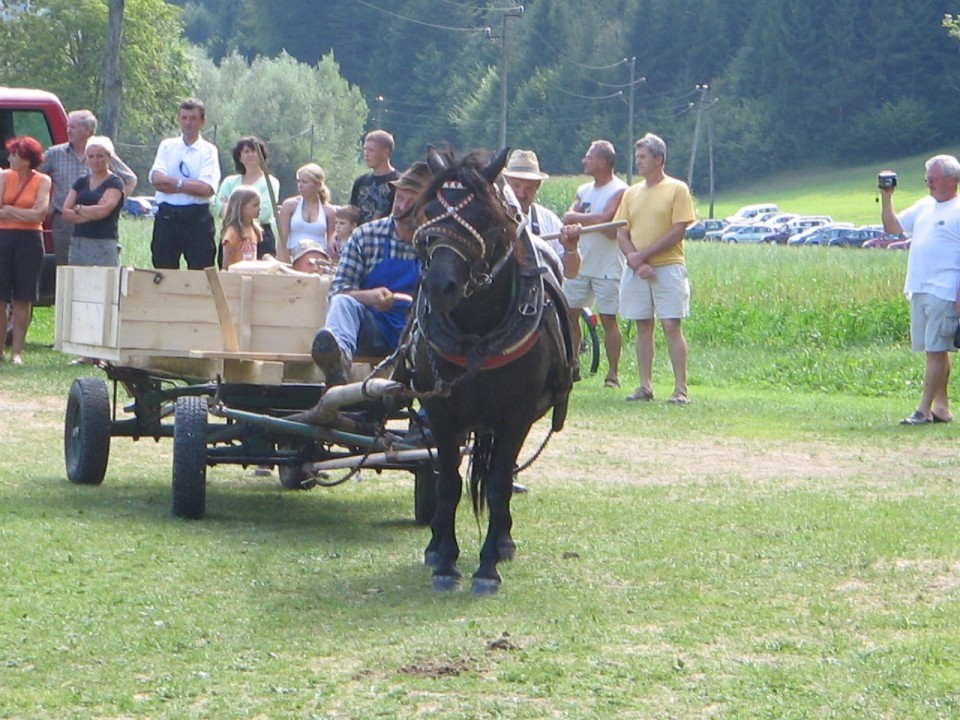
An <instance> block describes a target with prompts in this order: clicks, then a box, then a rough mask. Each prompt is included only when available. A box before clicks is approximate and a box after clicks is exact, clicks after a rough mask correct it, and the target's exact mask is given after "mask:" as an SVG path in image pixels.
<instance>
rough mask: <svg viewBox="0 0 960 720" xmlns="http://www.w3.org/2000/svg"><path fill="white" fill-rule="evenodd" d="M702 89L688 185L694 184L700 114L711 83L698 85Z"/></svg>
mask: <svg viewBox="0 0 960 720" xmlns="http://www.w3.org/2000/svg"><path fill="white" fill-rule="evenodd" d="M697 90H699V91H700V100H699V101H698V102H697V121H696V122H695V123H694V125H693V143H692V144H691V145H690V167H689V168H688V169H687V186H690V185H692V184H693V163H694V160H696V158H697V139H698V137H699V135H700V116H701V115H703V110H704V108H705V107H706V104H707V93H709V92H710V86H709V85H697Z"/></svg>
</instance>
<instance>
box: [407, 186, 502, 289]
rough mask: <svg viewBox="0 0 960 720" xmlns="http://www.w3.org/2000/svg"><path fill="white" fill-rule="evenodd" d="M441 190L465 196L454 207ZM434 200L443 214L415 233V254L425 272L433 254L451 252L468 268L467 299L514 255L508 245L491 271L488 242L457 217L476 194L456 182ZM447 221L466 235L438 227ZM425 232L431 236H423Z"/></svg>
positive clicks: (442, 226)
mask: <svg viewBox="0 0 960 720" xmlns="http://www.w3.org/2000/svg"><path fill="white" fill-rule="evenodd" d="M444 190H462V191H464V192H466V193H467V194H466V195H464V197H463V198H462V199H461V200H460V202H458V203H457V204H456V205H452V204H450V203H449V202H448V201H447V198H446V197H444V195H443V191H444ZM436 197H437V202H439V203H440V204H441V205H442V206H443V207H444V209H445V210H446V212H445V213H442V214H440V215H437V216H436V217H434V218H430V219H429V220H426V221H425V222H423V223H422V224H421V225H420V226H419V227H418V228H417V229H416V230H414V232H413V245H414V247H415V248H416V249H417V252H418V253H420V255H421V256H423V257H424V258H425V262H424V263H423V271H424V272H426V270H427V268H428V267H429V264H430V258H431V257H432V256H433V253H435V252H436V251H437V250H438V249H440V248H442V247H445V248H448V249H449V250H452V251H453V252H454V253H456V254H457V255H458V256H459V257H460V258H461V259H462V260H463V261H464V262H465V263H467V264H468V265H470V279H469V281H468V282H467V283H465V284H464V286H463V297H470V296H471V295H472V294H473V293H475V292H476V291H477V290H479V289H480V288H483V287H486V286H488V285H490V284H491V283H492V282H493V279H494V278H495V277H496V276H497V275H498V274H499V273H500V271H501V270H502V269H503V267H504V266H505V265H506V263H507V261H508V260H509V259H510V256H511V255H512V254H513V244H512V243H510V244H509V245H508V247H507V251H506V252H505V253H504V254H503V257H501V258H500V259H499V260H498V261H497V262H496V264H495V265H494V266H493V267H492V268H491V267H490V264H489V262H487V259H486V258H487V249H488V248H487V240H486V239H485V238H484V236H483V234H482V233H481V232H480V231H479V230H477V229H476V228H475V227H474V226H473V225H471V224H470V223H469V222H468V221H467V220H466V219H465V218H464V217H463V216H462V215H461V214H460V211H461V210H463V209H464V208H465V207H467V206H468V205H469V204H470V203H471V202H473V201H474V200H475V199H476V193H475V192H474V191H473V190H470V189H469V188H467V187H465V186H464V185H463V183H461V182H460V181H459V180H447V181H446V182H444V183H443V184H442V185H441V186H440V187H439V188H437V193H436ZM447 218H450V219H452V220H454V221H455V222H456V223H457V225H459V226H460V227H461V228H463V230H465V231H466V233H463V232H458V228H457V227H456V226H455V227H448V226H446V225H440V224H439V223H441V222H442V221H444V220H445V219H447ZM427 230H429V231H430V232H426V231H427Z"/></svg>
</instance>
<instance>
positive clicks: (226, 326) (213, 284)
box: [204, 268, 240, 351]
mask: <svg viewBox="0 0 960 720" xmlns="http://www.w3.org/2000/svg"><path fill="white" fill-rule="evenodd" d="M204 272H205V273H206V275H207V281H208V282H209V283H210V293H211V294H212V295H213V303H214V305H215V306H216V308H217V317H219V318H220V340H221V342H222V343H223V349H224V350H228V351H238V350H240V341H239V340H238V339H237V329H236V328H235V327H234V325H233V316H232V314H231V313H230V306H229V305H227V299H226V297H224V294H223V286H222V285H221V284H220V276H219V275H218V274H217V269H216V268H207V269H206V270H205V271H204Z"/></svg>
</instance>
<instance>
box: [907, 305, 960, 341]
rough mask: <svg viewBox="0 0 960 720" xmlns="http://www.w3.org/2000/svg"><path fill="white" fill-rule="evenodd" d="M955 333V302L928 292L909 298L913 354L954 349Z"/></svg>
mask: <svg viewBox="0 0 960 720" xmlns="http://www.w3.org/2000/svg"><path fill="white" fill-rule="evenodd" d="M956 332H957V307H956V303H954V302H953V301H952V300H944V299H943V298H938V297H936V296H935V295H930V294H929V293H914V294H913V295H912V296H911V297H910V348H911V349H912V350H913V351H914V352H944V351H945V350H951V351H952V350H955V349H956V348H954V346H953V338H954V334H955V333H956Z"/></svg>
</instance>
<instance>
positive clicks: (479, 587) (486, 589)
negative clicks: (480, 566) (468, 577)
mask: <svg viewBox="0 0 960 720" xmlns="http://www.w3.org/2000/svg"><path fill="white" fill-rule="evenodd" d="M499 591H500V581H499V580H491V579H490V578H476V577H475V578H474V579H473V582H471V583H470V594H471V595H473V597H489V596H490V595H496V594H497V593H498V592H499Z"/></svg>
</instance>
